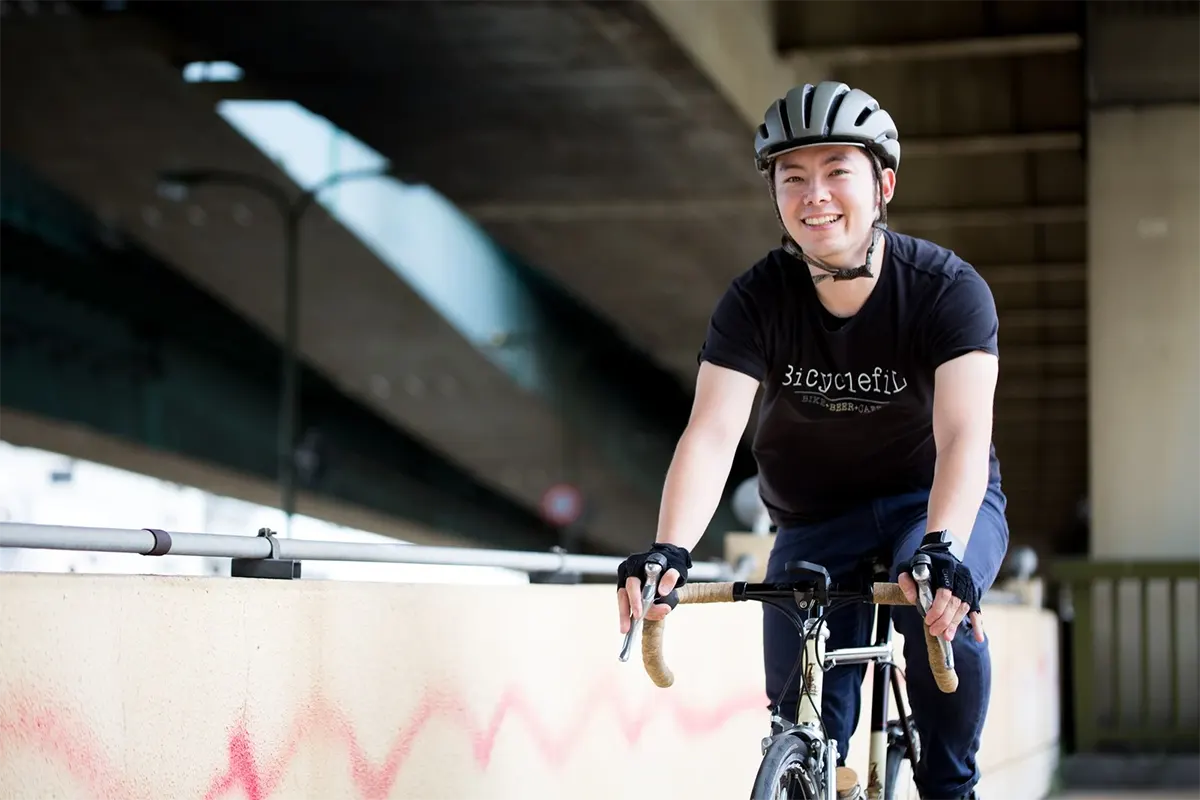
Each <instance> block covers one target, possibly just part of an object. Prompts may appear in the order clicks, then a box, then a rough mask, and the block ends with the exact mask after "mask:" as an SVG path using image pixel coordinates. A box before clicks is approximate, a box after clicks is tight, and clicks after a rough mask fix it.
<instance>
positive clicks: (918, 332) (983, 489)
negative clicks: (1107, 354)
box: [617, 82, 1008, 798]
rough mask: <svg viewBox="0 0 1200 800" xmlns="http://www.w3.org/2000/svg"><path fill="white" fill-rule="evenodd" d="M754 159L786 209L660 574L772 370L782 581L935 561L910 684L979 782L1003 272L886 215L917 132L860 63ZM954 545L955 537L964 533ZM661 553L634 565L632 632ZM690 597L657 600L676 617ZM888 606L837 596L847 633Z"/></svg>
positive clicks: (812, 99)
mask: <svg viewBox="0 0 1200 800" xmlns="http://www.w3.org/2000/svg"><path fill="white" fill-rule="evenodd" d="M754 144H755V153H756V165H757V167H758V169H759V170H760V172H761V173H762V175H763V177H764V178H765V179H766V182H767V187H768V189H769V191H770V193H771V197H772V199H773V200H774V202H775V210H776V214H777V218H778V221H779V223H780V224H781V225H782V227H783V232H784V233H783V241H782V246H781V247H779V248H777V249H774V250H772V251H771V252H769V253H768V254H767V255H766V256H765V257H764V258H763V259H762V260H761V261H759V262H758V263H757V264H755V265H754V266H752V267H751V268H750V269H749V270H747V271H745V272H744V273H743V274H741V275H740V276H738V277H737V278H736V279H734V280H733V281H732V283H731V285H730V286H729V288H728V289H727V291H726V292H725V294H724V296H723V297H721V298H720V300H719V302H718V303H717V305H716V308H715V310H714V312H713V315H712V318H711V320H710V322H709V326H708V332H707V337H706V339H705V341H704V344H703V347H702V349H701V351H700V354H699V359H698V360H699V363H700V367H699V374H698V377H697V381H696V395H695V399H694V405H693V408H692V414H691V418H690V420H689V421H688V424H687V428H686V430H685V431H684V432H683V435H682V437H681V438H680V440H679V444H678V447H677V449H676V451H675V456H674V459H673V461H672V463H671V467H670V469H669V470H668V472H667V476H666V483H665V487H664V491H663V499H662V507H661V511H660V516H659V521H658V531H657V537H656V542H655V544H654V545H653V546H652V548H651V552H660V553H662V554H664V555H665V556H666V557H667V561H668V567H669V569H668V570H667V571H666V572H665V574H664V576H663V579H662V581H661V586H660V593H661V594H663V595H668V594H669V593H670V592H671V591H672V590H673V589H674V588H675V587H677V586H682V585H683V584H684V583H685V582H686V580H687V568H688V567H689V566H691V558H690V550H691V549H692V548H694V547H695V545H696V542H697V541H699V539H700V537H701V536H702V535H703V532H704V530H705V528H706V527H707V526H708V523H709V522H710V521H711V518H712V514H713V512H714V511H715V510H716V504H717V502H718V499H719V498H720V497H721V494H722V489H723V487H724V486H725V482H726V480H727V479H728V476H729V469H730V466H731V463H732V460H733V455H734V452H735V450H736V448H737V445H738V442H739V440H740V438H741V435H742V432H743V431H744V429H745V426H746V424H747V421H748V419H749V416H750V412H751V409H752V405H753V401H754V398H755V395H756V393H757V390H758V389H759V387H760V386H761V387H762V388H763V398H762V403H761V406H760V419H759V423H758V429H757V431H756V434H755V437H754V446H753V450H754V455H755V458H756V460H757V464H758V469H759V478H758V479H759V491H760V494H761V497H762V500H763V502H764V504H765V505H766V507H767V509H768V511H769V512H770V514H771V518H772V521H773V522H774V524H775V525H776V530H777V536H776V540H775V543H774V547H773V550H772V552H771V556H770V559H769V562H768V565H767V575H766V580H768V581H776V580H785V579H786V575H785V572H784V565H785V564H786V563H787V562H788V561H791V560H795V559H803V560H806V561H811V562H815V563H818V564H821V565H823V566H824V567H826V568H827V569H828V570H829V572H830V574H831V576H832V577H833V579H834V581H835V582H838V581H845V580H848V579H849V578H851V577H852V575H853V574H854V573H855V570H856V568H857V567H858V565H859V564H860V563H861V562H862V561H863V559H864V558H866V557H867V556H869V555H871V554H874V553H878V552H880V551H884V552H886V553H887V554H889V555H890V557H891V563H892V567H891V572H892V579H893V580H896V581H898V582H899V583H900V584H901V585H902V586H903V587H904V590H905V593H906V594H907V595H908V598H909V600H910V601H912V600H914V599H915V597H916V587H915V584H914V583H913V581H912V578H911V576H910V575H909V574H908V572H909V569H910V562H911V559H912V558H913V556H914V554H915V553H916V552H917V551H918V550H922V551H923V552H927V553H928V555H929V556H930V559H931V561H932V566H933V569H932V570H931V573H932V576H933V577H932V581H933V584H934V587H935V589H936V599H935V602H934V603H933V606H932V608H931V609H930V611H929V613H928V615H927V617H926V618H925V620H924V623H923V622H922V620H921V618H920V616H919V613H918V612H917V610H916V609H915V608H912V607H901V608H897V609H896V611H895V617H894V619H895V624H896V627H897V630H898V631H899V632H900V633H901V634H903V635H904V637H905V659H906V662H907V674H906V678H907V687H908V694H909V698H910V701H911V704H912V710H913V717H914V721H915V724H916V727H917V730H918V732H919V734H920V737H921V745H922V747H921V749H922V758H921V763H920V764H918V765H916V770H915V772H916V775H915V780H916V784H917V788H918V789H919V791H920V793H921V796H922V797H928V798H960V797H962V798H969V797H973V796H974V787H975V785H976V783H977V782H978V781H979V777H980V776H979V768H978V765H977V764H976V753H977V752H978V749H979V744H980V733H981V731H982V730H983V724H984V718H985V716H986V713H987V708H988V699H989V695H990V691H991V661H990V657H989V654H988V645H987V640H986V638H985V636H984V633H983V625H982V621H981V619H980V617H979V599H980V595H981V594H982V593H983V592H985V591H987V589H988V588H989V587H990V586H991V584H992V582H993V581H994V580H995V578H996V574H997V572H998V571H999V569H1000V565H1001V562H1002V561H1003V559H1004V554H1005V552H1006V550H1007V547H1008V523H1007V521H1006V519H1005V506H1006V503H1007V501H1006V498H1005V496H1004V493H1003V491H1002V490H1001V486H1000V469H999V462H998V460H997V458H996V453H995V448H994V446H993V445H992V403H993V396H994V393H995V387H996V379H997V373H998V348H997V327H998V322H997V316H996V308H995V303H994V300H993V298H992V294H991V291H990V289H989V288H988V286H987V284H986V283H985V282H984V280H983V279H982V278H981V277H980V276H979V274H978V273H977V272H976V271H975V270H974V269H973V268H972V267H971V266H970V265H969V264H967V263H966V262H965V261H963V260H962V259H961V258H959V257H958V256H957V255H955V254H954V253H953V252H952V251H950V250H948V249H946V248H943V247H940V246H938V245H936V244H934V243H932V242H929V241H925V240H923V239H919V238H916V237H913V236H906V235H903V234H899V233H896V232H894V231H890V230H888V229H887V204H888V202H889V201H890V200H891V199H892V196H893V193H894V192H895V189H896V174H897V170H898V168H899V165H900V141H899V134H898V133H897V130H896V126H895V123H894V122H893V121H892V118H891V116H890V115H889V114H888V113H887V111H885V110H883V109H882V108H880V107H879V104H878V103H877V102H876V101H875V100H874V98H872V97H871V96H870V95H868V94H866V93H865V92H863V91H861V90H858V89H851V88H850V87H848V86H846V85H845V84H842V83H837V82H823V83H820V84H817V85H816V86H813V85H804V86H800V87H796V88H794V89H792V90H791V91H790V92H788V93H787V95H786V96H785V97H783V98H781V99H779V100H777V101H775V102H774V103H773V104H772V105H771V107H770V108H769V109H767V112H766V115H765V118H764V120H763V123H762V124H761V125H760V126H759V127H758V131H757V135H756V136H755V143H754ZM947 543H948V544H947ZM647 555H648V553H640V554H635V555H633V556H630V557H629V558H628V559H627V560H626V561H625V563H624V564H622V565H621V568H620V570H619V571H618V591H617V595H618V607H619V610H620V617H621V625H620V627H621V632H622V633H625V632H627V631H628V628H629V625H630V620H629V615H630V608H631V605H630V604H631V603H632V604H633V611H634V613H635V614H637V613H639V612H640V608H639V606H640V600H639V594H638V587H639V584H640V580H639V578H640V576H641V575H642V572H641V568H642V566H643V565H644V563H645V559H646V556H647ZM672 599H673V598H670V597H663V598H660V599H659V600H657V601H656V603H655V604H654V606H653V607H652V608H651V609H650V612H649V614H648V618H649V619H662V617H663V616H665V615H666V614H667V613H668V612H669V611H670V610H671V608H673V607H674V605H673V603H672V602H671V600H672ZM870 612H871V609H870V607H869V606H866V605H864V606H862V607H861V608H847V609H843V610H839V611H836V612H834V613H833V614H832V615H831V617H830V620H829V626H830V629H831V635H830V638H829V640H828V643H827V646H828V647H829V648H830V649H833V648H841V647H849V646H860V645H865V644H867V643H868V640H869V638H870V633H871V631H870V627H869V621H870ZM922 624H926V625H928V626H929V630H930V632H931V633H932V634H933V635H935V636H941V637H943V638H944V639H946V640H948V641H951V642H952V643H953V644H952V647H953V649H954V657H955V664H956V668H957V671H958V675H959V679H960V684H959V688H958V691H957V692H954V693H952V694H944V693H942V692H941V691H939V690H938V688H937V687H936V685H935V683H934V680H933V675H932V673H931V671H930V668H929V663H928V657H927V655H926V652H925V641H924V634H923V633H922V631H921V628H920V626H921V625H922ZM763 638H764V661H765V665H766V689H767V693H768V696H769V697H770V698H771V699H772V700H774V699H776V698H778V697H780V695H781V693H782V697H783V703H782V704H781V708H783V709H785V711H786V709H795V708H796V706H797V702H798V700H799V690H800V687H799V681H798V680H797V681H796V683H795V684H794V685H791V686H786V687H785V686H783V685H782V684H783V683H784V681H786V680H787V676H788V674H789V673H790V672H791V669H792V667H793V665H794V664H795V662H796V659H797V657H798V648H799V646H800V639H799V636H798V635H797V633H796V630H795V628H794V627H793V626H792V625H791V624H790V623H789V622H788V621H787V620H786V619H785V618H784V616H783V615H782V614H780V613H778V612H776V611H775V610H774V609H770V608H767V609H764V620H763ZM864 674H865V667H864V666H862V665H857V666H838V667H835V668H833V669H831V670H830V671H829V672H828V673H827V674H826V676H825V684H824V685H825V692H824V702H823V708H822V717H823V720H824V724H825V727H826V729H827V730H828V732H829V735H830V736H831V737H833V738H835V739H837V741H838V743H839V748H840V759H839V760H840V763H841V764H844V763H845V755H846V753H847V752H848V751H849V741H850V735H851V733H852V732H853V731H854V729H855V726H856V725H857V722H858V714H859V705H860V700H861V683H862V679H863V676H864Z"/></svg>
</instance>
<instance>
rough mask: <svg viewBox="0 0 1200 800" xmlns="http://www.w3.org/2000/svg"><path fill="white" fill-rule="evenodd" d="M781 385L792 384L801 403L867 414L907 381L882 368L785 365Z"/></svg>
mask: <svg viewBox="0 0 1200 800" xmlns="http://www.w3.org/2000/svg"><path fill="white" fill-rule="evenodd" d="M783 385H784V386H788V387H791V388H792V391H793V392H794V393H795V394H796V395H797V396H799V397H800V398H801V402H804V403H812V404H814V405H818V406H822V407H823V408H826V409H828V410H830V411H839V412H845V411H853V412H858V413H859V414H870V413H873V412H875V411H878V410H879V409H881V408H883V407H884V406H886V405H887V404H888V402H889V401H888V400H887V399H885V398H889V397H891V396H892V395H896V394H899V393H900V392H902V391H904V389H905V387H907V386H908V381H907V380H906V379H905V378H904V376H902V375H899V374H897V373H896V371H895V370H885V369H883V368H882V367H875V368H874V369H873V370H871V371H870V372H859V373H854V372H822V371H821V370H818V369H812V368H809V369H805V368H804V367H796V366H793V365H792V364H788V365H787V375H785V376H784V378H783ZM831 393H832V394H831Z"/></svg>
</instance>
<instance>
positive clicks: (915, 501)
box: [763, 485, 1008, 798]
mask: <svg viewBox="0 0 1200 800" xmlns="http://www.w3.org/2000/svg"><path fill="white" fill-rule="evenodd" d="M928 505H929V492H928V491H921V492H913V493H910V494H903V495H898V496H893V497H885V498H881V499H879V500H876V501H874V502H872V503H869V504H867V505H865V506H862V507H860V508H857V509H855V510H853V511H851V512H849V513H847V514H845V515H843V516H841V517H838V518H836V519H832V520H829V521H827V522H823V523H820V524H815V525H807V526H803V527H797V528H787V529H783V530H780V531H779V532H778V534H777V536H776V539H775V546H774V549H773V550H772V551H771V557H770V561H769V562H768V565H767V576H766V579H767V581H779V580H785V579H786V573H785V570H784V566H785V565H786V564H787V562H789V561H793V560H803V561H809V562H813V563H816V564H820V565H821V566H823V567H825V569H827V570H828V571H829V574H830V576H831V577H832V579H833V582H834V584H835V585H836V584H838V583H843V584H845V583H846V582H848V581H850V580H851V579H854V578H855V576H856V575H858V574H860V573H859V570H860V569H861V568H862V565H863V563H864V562H865V561H866V559H868V558H869V557H870V556H871V555H873V554H880V553H882V554H883V555H884V557H885V559H886V557H887V556H890V557H891V577H892V580H893V581H894V580H896V578H897V576H898V575H899V572H900V568H901V567H902V566H904V565H906V564H907V563H908V561H909V559H911V558H912V556H913V553H914V552H916V549H917V547H918V546H919V545H920V543H921V538H922V537H923V536H924V535H925V520H926V516H927V509H928ZM1006 505H1007V500H1006V498H1005V496H1004V493H1003V491H1002V490H1001V489H1000V487H999V486H996V485H993V486H989V487H988V491H987V494H986V496H985V497H984V501H983V503H982V505H981V507H980V509H979V514H978V516H977V517H976V520H975V528H974V530H973V531H972V532H971V538H970V540H969V541H968V543H967V550H966V554H965V555H964V557H963V563H964V564H965V565H966V566H967V567H968V568H970V570H971V575H972V577H974V579H975V584H976V586H978V587H979V588H980V591H981V592H986V591H987V589H988V588H989V587H990V586H991V585H992V583H993V582H994V581H995V580H996V574H997V573H998V572H999V571H1000V565H1001V563H1002V562H1003V560H1004V554H1005V552H1006V551H1007V550H1008V522H1007V521H1006V519H1005V516H1004V509H1005V506H1006ZM873 608H874V607H873V606H871V605H868V604H864V605H861V606H851V607H847V608H842V609H839V610H837V611H835V612H833V613H832V614H830V615H829V617H828V626H829V639H828V640H827V641H826V649H827V650H832V649H835V648H841V647H861V646H865V645H867V644H869V643H870V639H871V635H872V633H873V631H872V629H871V616H872V611H873ZM892 619H893V621H894V624H895V626H896V630H897V631H898V632H899V633H901V634H902V635H903V636H904V659H905V673H904V674H905V679H906V684H907V687H908V697H909V701H910V704H911V706H912V719H913V722H914V723H915V725H916V727H917V731H918V732H919V734H920V737H921V763H920V764H918V765H917V766H916V771H915V781H916V784H917V790H918V791H919V792H920V793H921V797H926V798H957V797H963V796H966V795H967V794H969V793H970V791H971V789H972V788H973V787H974V786H975V784H976V783H977V782H978V781H979V777H980V776H979V768H978V765H977V764H976V762H975V755H976V753H977V752H978V751H979V737H980V734H981V733H982V731H983V721H984V718H985V717H986V715H987V708H988V699H989V697H990V695H991V688H992V669H991V657H990V655H989V654H988V645H987V642H986V640H985V641H984V642H983V643H980V642H977V641H975V637H974V633H973V631H971V629H970V621H969V619H967V618H964V619H963V622H962V625H961V627H960V628H959V630H958V633H957V635H955V637H954V644H953V647H954V664H955V669H956V671H957V672H958V677H959V684H958V691H956V692H954V693H952V694H945V693H943V692H942V691H941V690H940V689H938V688H937V684H935V683H934V680H933V672H932V671H931V670H930V668H929V656H928V655H927V650H926V645H925V634H924V632H923V631H922V629H921V627H922V625H924V621H923V620H922V619H921V617H920V615H919V614H918V612H917V610H916V608H915V607H913V606H897V607H893V610H892ZM799 647H800V637H799V635H798V633H797V631H796V628H795V626H794V625H792V623H790V622H789V621H788V620H787V618H786V617H784V616H783V614H782V613H780V612H779V611H777V610H776V609H773V608H771V607H769V606H764V607H763V650H764V653H763V655H764V661H765V665H766V683H767V687H766V688H767V696H768V698H769V700H770V701H771V702H772V703H774V702H775V701H776V700H778V699H779V697H780V693H781V691H782V695H783V700H782V703H781V704H780V710H781V713H782V716H784V717H785V718H787V719H789V720H795V718H796V707H797V703H798V701H799V698H800V681H799V680H798V679H796V680H794V681H793V683H792V685H790V686H787V687H786V691H784V688H785V687H784V685H783V684H784V682H785V681H787V679H788V675H789V674H790V673H791V671H792V668H793V667H794V666H795V664H796V660H797V658H798V657H799ZM865 675H866V665H863V664H857V665H843V666H838V667H834V668H832V669H830V670H828V671H827V672H826V673H825V682H824V693H823V702H822V709H821V716H822V719H823V720H824V723H825V728H826V730H827V731H828V732H829V735H830V736H831V737H833V738H834V739H836V740H837V743H838V750H839V753H840V756H841V758H840V763H842V764H844V763H845V755H846V754H847V753H848V752H849V750H850V746H849V743H850V735H851V734H852V733H853V732H854V729H855V727H856V726H857V725H858V715H859V706H860V704H861V700H862V681H863V677H864V676H865Z"/></svg>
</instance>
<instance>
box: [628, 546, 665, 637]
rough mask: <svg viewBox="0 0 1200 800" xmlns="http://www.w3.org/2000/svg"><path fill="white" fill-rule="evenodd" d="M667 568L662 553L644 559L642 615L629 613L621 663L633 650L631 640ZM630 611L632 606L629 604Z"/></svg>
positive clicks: (652, 600) (635, 634) (639, 626)
mask: <svg viewBox="0 0 1200 800" xmlns="http://www.w3.org/2000/svg"><path fill="white" fill-rule="evenodd" d="M666 567H667V557H666V556H664V555H663V554H662V553H652V554H650V556H649V557H648V558H647V559H646V568H645V572H646V574H645V575H643V576H642V613H641V614H640V615H638V616H636V617H634V616H633V615H632V611H630V617H631V618H632V619H633V624H632V625H630V626H629V633H627V634H625V644H624V645H623V646H622V647H621V655H620V656H619V658H620V659H621V661H628V660H629V653H630V651H631V650H632V649H633V640H634V637H636V636H637V634H638V631H639V630H640V629H641V627H642V619H643V618H644V617H645V616H646V613H647V612H648V611H649V610H650V605H651V604H652V603H653V602H654V596H655V594H656V593H657V592H658V579H659V578H660V577H662V573H663V570H664V569H666ZM630 607H631V609H632V604H630Z"/></svg>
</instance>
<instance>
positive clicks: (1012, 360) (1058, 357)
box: [1000, 344, 1088, 374]
mask: <svg viewBox="0 0 1200 800" xmlns="http://www.w3.org/2000/svg"><path fill="white" fill-rule="evenodd" d="M1087 360H1088V357H1087V345H1082V344H1056V345H1025V346H1019V347H1003V346H1002V347H1001V348H1000V372H1001V374H1003V373H1004V371H1005V370H1007V369H1041V368H1042V367H1077V366H1079V365H1080V364H1086V363H1087Z"/></svg>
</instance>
